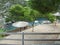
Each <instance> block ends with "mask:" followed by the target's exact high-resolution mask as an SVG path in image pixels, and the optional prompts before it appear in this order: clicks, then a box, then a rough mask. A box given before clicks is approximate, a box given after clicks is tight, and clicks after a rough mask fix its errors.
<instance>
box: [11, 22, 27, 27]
mask: <svg viewBox="0 0 60 45" xmlns="http://www.w3.org/2000/svg"><path fill="white" fill-rule="evenodd" d="M12 26H14V27H26V26H28V22H25V21H19V22H15V23H13V24H12Z"/></svg>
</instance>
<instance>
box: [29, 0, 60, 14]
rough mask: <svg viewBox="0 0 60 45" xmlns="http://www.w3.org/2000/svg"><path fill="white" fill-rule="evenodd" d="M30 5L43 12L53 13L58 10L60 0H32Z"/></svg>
mask: <svg viewBox="0 0 60 45" xmlns="http://www.w3.org/2000/svg"><path fill="white" fill-rule="evenodd" d="M29 4H30V6H31V7H32V8H33V9H35V10H38V11H39V12H41V13H43V14H44V13H51V12H56V11H58V8H59V5H60V0H30V1H29Z"/></svg>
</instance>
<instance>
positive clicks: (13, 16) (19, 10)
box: [7, 4, 40, 22]
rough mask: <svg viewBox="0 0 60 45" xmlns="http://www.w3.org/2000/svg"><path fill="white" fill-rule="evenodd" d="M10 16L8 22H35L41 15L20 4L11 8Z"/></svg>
mask: <svg viewBox="0 0 60 45" xmlns="http://www.w3.org/2000/svg"><path fill="white" fill-rule="evenodd" d="M9 12H10V15H9V16H8V18H7V21H13V20H14V21H30V22H31V21H34V20H36V19H37V18H38V17H39V16H40V14H39V12H38V11H36V10H33V9H31V8H30V7H23V6H21V5H19V4H17V5H13V6H11V8H10V9H9Z"/></svg>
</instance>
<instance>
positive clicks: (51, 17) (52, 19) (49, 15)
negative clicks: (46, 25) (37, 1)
mask: <svg viewBox="0 0 60 45" xmlns="http://www.w3.org/2000/svg"><path fill="white" fill-rule="evenodd" d="M47 18H48V20H50V21H51V22H52V23H53V22H54V21H55V16H53V15H52V14H51V13H49V14H48V15H47Z"/></svg>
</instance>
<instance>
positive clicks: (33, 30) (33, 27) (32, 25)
mask: <svg viewBox="0 0 60 45" xmlns="http://www.w3.org/2000/svg"><path fill="white" fill-rule="evenodd" d="M32 32H34V22H33V24H32Z"/></svg>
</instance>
